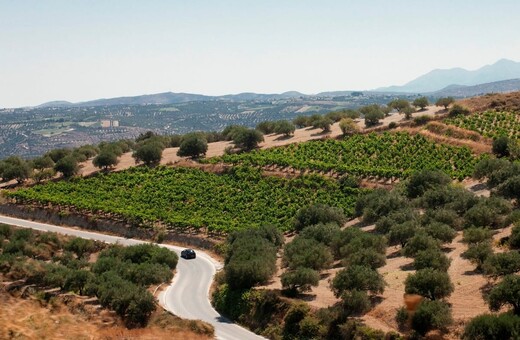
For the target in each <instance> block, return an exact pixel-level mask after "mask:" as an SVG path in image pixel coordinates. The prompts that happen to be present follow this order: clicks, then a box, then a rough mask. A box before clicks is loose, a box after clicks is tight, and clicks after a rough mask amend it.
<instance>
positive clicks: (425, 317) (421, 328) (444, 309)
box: [412, 301, 453, 336]
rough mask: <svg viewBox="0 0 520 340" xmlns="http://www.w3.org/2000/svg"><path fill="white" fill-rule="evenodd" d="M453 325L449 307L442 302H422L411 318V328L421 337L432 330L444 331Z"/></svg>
mask: <svg viewBox="0 0 520 340" xmlns="http://www.w3.org/2000/svg"><path fill="white" fill-rule="evenodd" d="M452 323H453V318H452V316H451V309H450V307H449V306H448V305H447V304H446V303H445V302H442V301H423V302H421V304H420V305H419V307H418V308H417V310H416V311H415V313H414V315H413V317H412V328H413V329H414V330H415V331H417V332H418V333H419V334H421V335H423V336H424V335H425V334H426V333H427V332H428V331H430V330H432V329H441V330H444V329H446V328H447V327H448V326H450V325H451V324H452Z"/></svg>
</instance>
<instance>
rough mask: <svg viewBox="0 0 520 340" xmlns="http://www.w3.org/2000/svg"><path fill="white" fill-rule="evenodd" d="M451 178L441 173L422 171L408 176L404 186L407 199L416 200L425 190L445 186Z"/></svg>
mask: <svg viewBox="0 0 520 340" xmlns="http://www.w3.org/2000/svg"><path fill="white" fill-rule="evenodd" d="M450 183H451V178H450V177H449V176H448V175H446V174H445V173H443V172H441V171H436V170H423V171H419V172H415V173H413V174H412V176H410V179H409V180H408V183H407V185H406V191H407V194H408V197H410V198H416V197H419V196H422V195H423V194H424V193H425V192H426V191H427V190H430V189H432V188H436V187H442V186H447V185H448V184H450Z"/></svg>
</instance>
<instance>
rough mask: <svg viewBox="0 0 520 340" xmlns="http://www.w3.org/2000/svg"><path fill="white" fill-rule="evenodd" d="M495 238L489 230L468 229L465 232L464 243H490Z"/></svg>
mask: <svg viewBox="0 0 520 340" xmlns="http://www.w3.org/2000/svg"><path fill="white" fill-rule="evenodd" d="M492 237H493V232H492V231H491V230H490V229H488V228H477V227H472V228H467V229H465V230H464V234H463V236H462V241H463V242H464V243H469V244H472V243H482V242H488V241H490V240H491V238H492Z"/></svg>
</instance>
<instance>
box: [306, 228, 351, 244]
mask: <svg viewBox="0 0 520 340" xmlns="http://www.w3.org/2000/svg"><path fill="white" fill-rule="evenodd" d="M340 232H341V229H340V227H339V226H338V225H337V224H336V223H327V224H323V223H320V224H316V225H311V226H309V227H305V228H303V230H302V231H301V232H300V237H302V238H308V239H314V240H316V241H318V242H320V243H323V244H325V245H327V246H330V245H331V244H332V241H333V240H334V239H335V238H337V237H338V234H339V233H340Z"/></svg>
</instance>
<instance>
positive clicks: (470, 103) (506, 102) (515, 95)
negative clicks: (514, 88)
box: [458, 91, 520, 112]
mask: <svg viewBox="0 0 520 340" xmlns="http://www.w3.org/2000/svg"><path fill="white" fill-rule="evenodd" d="M458 103H459V104H461V105H463V106H465V107H467V108H468V109H470V110H471V111H472V112H482V111H486V110H497V111H514V112H520V91H519V92H511V93H496V94H487V95H484V96H481V97H473V98H468V99H463V100H460V101H459V102H458Z"/></svg>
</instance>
